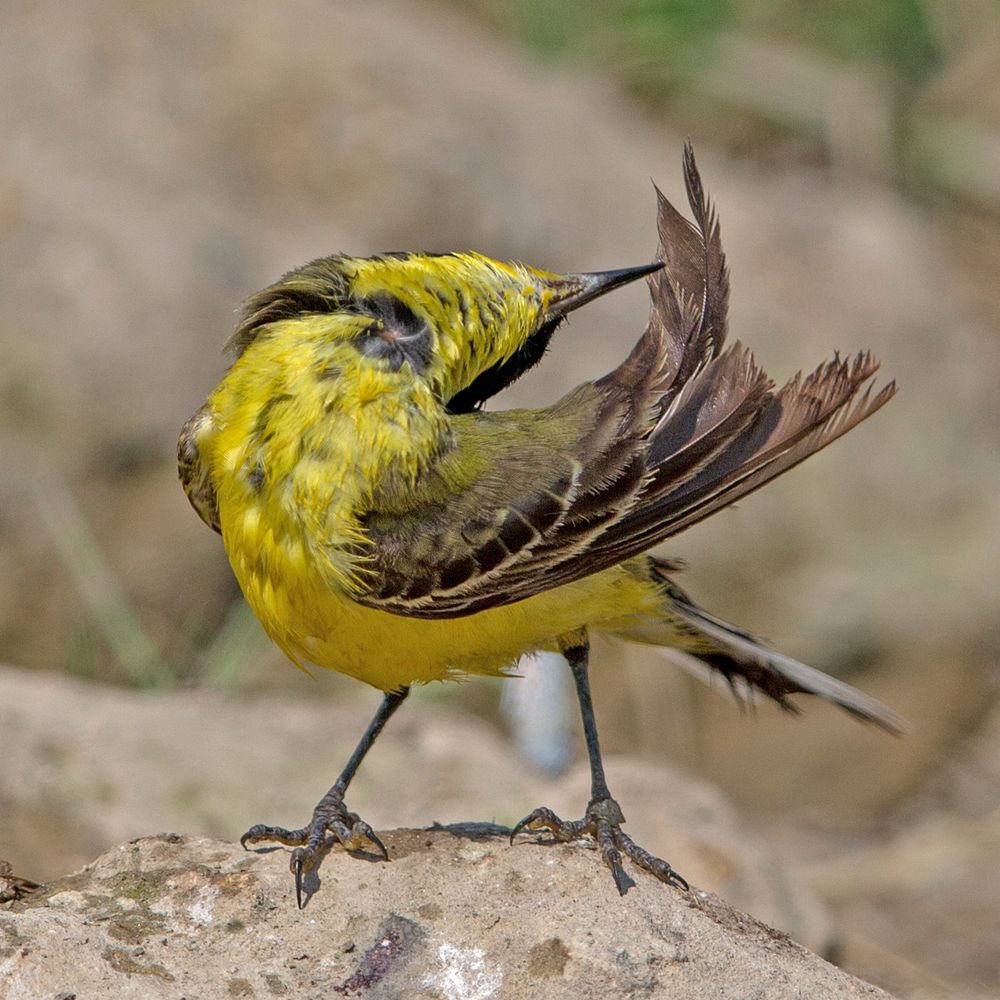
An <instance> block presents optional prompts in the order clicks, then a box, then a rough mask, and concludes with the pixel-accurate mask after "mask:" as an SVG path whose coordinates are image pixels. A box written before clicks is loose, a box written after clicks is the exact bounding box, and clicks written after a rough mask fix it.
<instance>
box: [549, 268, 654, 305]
mask: <svg viewBox="0 0 1000 1000" xmlns="http://www.w3.org/2000/svg"><path fill="white" fill-rule="evenodd" d="M661 267H663V261H662V260H654V261H653V263H652V264H640V265H639V266H638V267H621V268H618V270H616V271H594V272H592V273H590V274H565V275H562V276H561V277H559V278H556V279H555V280H553V281H550V282H549V287H550V288H551V289H552V290H553V292H554V293H555V294H554V295H553V296H552V298H551V300H550V301H549V304H548V308H547V309H546V310H545V314H546V318H547V319H554V318H555V317H556V316H565V315H566V313H568V312H572V311H573V310H574V309H579V308H580V306H582V305H586V304H587V303H588V302H590V301H592V300H593V299H596V298H597V297H598V296H601V295H603V294H604V293H605V292H610V291H611V290H612V289H613V288H618V287H619V286H621V285H627V284H628V283H629V282H630V281H635V280H636V279H637V278H642V277H645V275H647V274H652V273H653V272H654V271H659V270H660V268H661Z"/></svg>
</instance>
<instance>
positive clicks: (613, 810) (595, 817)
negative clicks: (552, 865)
mask: <svg viewBox="0 0 1000 1000" xmlns="http://www.w3.org/2000/svg"><path fill="white" fill-rule="evenodd" d="M624 822H625V817H624V815H623V814H622V811H621V807H620V806H619V805H618V803H617V802H616V801H615V800H614V799H612V798H607V799H596V800H592V801H591V802H590V804H589V805H588V806H587V812H586V814H585V815H584V817H583V819H576V820H563V819H560V818H559V817H558V816H557V815H556V814H555V813H554V812H553V811H552V810H551V809H547V808H546V807H545V806H542V807H541V808H540V809H536V810H535V811H534V812H533V813H531V814H530V815H528V816H525V817H524V819H522V820H521V822H520V823H518V824H517V826H515V827H514V829H513V830H512V831H511V834H510V842H511V843H512V844H513V843H514V838H515V837H516V836H517V835H518V834H519V833H522V832H523V831H526V830H543V831H545V832H547V833H548V834H550V836H551V839H552V841H558V842H560V843H565V842H567V841H571V840H581V839H584V838H587V837H589V838H592V839H593V840H594V842H595V843H596V844H597V849H598V850H599V851H600V852H601V857H602V858H604V863H605V864H606V865H607V866H608V868H610V869H611V874H612V876H613V877H614V880H615V885H616V886H617V888H618V892H619V893H620V894H621V895H623V896H624V895H625V893H626V892H628V891H629V889H631V888H632V886H633V885H635V882H633V881H632V879H631V878H630V877H629V876H628V874H627V873H626V871H625V869H624V868H623V867H622V855H625V857H627V858H629V859H631V860H632V861H634V862H635V863H636V864H637V865H638V866H639V867H640V868H644V869H645V870H646V871H648V872H649V873H650V874H651V875H655V876H656V878H658V879H659V880H660V881H661V882H666V883H667V884H668V885H675V886H678V887H679V888H681V889H685V890H687V889H688V888H690V887H689V886H688V884H687V881H686V880H685V879H684V878H682V877H681V876H680V875H678V874H677V872H675V871H674V870H673V868H671V867H670V865H669V864H668V863H667V862H666V861H662V860H661V859H660V858H657V857H654V856H653V855H652V854H650V853H649V851H647V850H645V849H643V848H642V847H640V846H639V845H638V844H637V843H636V842H635V841H634V840H633V839H632V838H631V837H630V836H629V835H628V834H627V833H625V832H624V831H623V830H622V828H621V827H622V823H624Z"/></svg>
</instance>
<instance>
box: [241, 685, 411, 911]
mask: <svg viewBox="0 0 1000 1000" xmlns="http://www.w3.org/2000/svg"><path fill="white" fill-rule="evenodd" d="M409 693H410V689H409V688H402V689H401V690H400V691H396V692H390V693H388V694H386V696H385V697H384V698H383V699H382V704H381V705H379V708H378V711H377V712H376V713H375V716H374V718H373V719H372V721H371V722H370V723H369V724H368V728H367V729H366V730H365V733H364V735H363V736H362V737H361V739H360V740H359V741H358V745H357V746H356V747H355V748H354V753H352V754H351V757H350V759H349V760H348V762H347V765H346V767H345V768H344V770H343V771H341V773H340V777H339V778H337V780H336V781H335V782H334V783H333V785H332V786H331V787H330V790H329V791H328V792H327V793H326V795H324V796H323V798H321V799H320V800H319V802H318V803H317V804H316V808H315V809H314V810H313V815H312V820H311V822H310V823H309V825H308V826H304V827H301V828H300V829H298V830H286V829H285V828H284V827H281V826H264V825H263V824H259V823H258V824H257V825H256V826H252V827H250V829H249V830H247V832H246V833H244V834H243V836H242V837H240V843H241V844H242V845H243V847H248V846H249V845H251V844H258V843H261V842H262V841H276V842H277V843H279V844H286V845H288V846H289V847H295V850H294V851H292V858H291V869H292V873H293V874H294V875H295V898H296V900H297V901H298V904H299V909H302V882H303V879H304V877H305V875H306V874H307V873H308V872H310V871H311V870H312V869H313V868H314V867H315V865H316V861H317V860H318V857H319V854H320V853H321V851H323V850H324V849H325V848H326V847H328V846H330V844H328V843H327V836H326V835H327V832H328V831H329V832H330V833H332V834H333V837H334V841H331V842H330V843H331V844H332V843H333V842H339V843H341V844H342V845H343V846H344V847H346V848H347V849H348V850H352V851H353V850H358V849H360V848H361V847H362V846H363V845H364V843H365V842H368V843H370V844H374V845H375V847H377V848H378V851H379V853H380V854H381V855H382V857H383V858H384V859H385V860H386V861H388V860H389V852H388V851H387V850H386V849H385V844H383V843H382V841H381V840H379V838H378V835H377V834H376V833H375V831H374V830H373V829H372V828H371V827H370V826H369V825H368V824H367V823H366V822H365V821H364V820H363V819H361V818H360V817H359V816H358V815H357V814H356V813H352V812H348V811H347V809H346V807H345V806H344V794H345V793H346V791H347V786H348V785H349V784H350V783H351V779H352V778H353V777H354V775H355V773H356V772H357V770H358V768H359V767H360V766H361V762H362V761H363V760H364V759H365V754H367V753H368V751H369V750H371V748H372V744H374V742H375V740H376V739H377V738H378V734H379V733H380V732H382V729H383V727H384V726H385V724H386V723H387V722H388V721H389V719H390V718H391V716H392V714H393V712H395V711H396V709H397V708H399V706H400V705H402V704H403V702H404V701H405V700H406V696H407V695H408V694H409Z"/></svg>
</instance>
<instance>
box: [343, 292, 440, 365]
mask: <svg viewBox="0 0 1000 1000" xmlns="http://www.w3.org/2000/svg"><path fill="white" fill-rule="evenodd" d="M357 308H358V311H359V312H360V313H362V314H364V315H368V316H371V317H372V319H373V322H372V324H371V326H370V327H369V328H368V330H367V331H366V332H365V333H364V334H362V335H361V336H360V337H358V338H357V339H356V340H355V341H354V346H355V347H356V348H357V350H358V351H359V352H360V353H361V354H363V355H364V356H365V357H366V358H372V359H375V360H380V361H382V362H384V363H385V364H386V366H387V367H388V369H389V371H393V372H396V371H399V369H400V368H402V366H403V362H404V361H408V362H409V363H410V367H411V368H412V369H413V371H414V372H416V373H417V374H418V375H419V374H422V373H423V372H424V371H426V370H427V366H428V365H429V364H430V361H431V332H430V330H429V329H428V327H427V324H426V322H424V320H422V319H421V318H420V317H419V316H417V314H416V313H415V312H414V311H413V310H412V309H410V307H409V306H407V305H406V304H405V303H404V302H401V301H400V300H399V299H397V298H396V297H395V296H392V295H369V296H367V297H366V298H363V299H360V300H359V301H358V303H357Z"/></svg>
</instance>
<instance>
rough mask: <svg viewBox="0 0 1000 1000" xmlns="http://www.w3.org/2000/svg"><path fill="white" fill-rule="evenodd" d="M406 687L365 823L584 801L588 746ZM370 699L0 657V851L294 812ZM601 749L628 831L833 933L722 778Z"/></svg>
mask: <svg viewBox="0 0 1000 1000" xmlns="http://www.w3.org/2000/svg"><path fill="white" fill-rule="evenodd" d="M510 683H514V682H513V681H512V682H510ZM413 700H414V704H412V705H411V704H407V705H406V706H405V707H404V709H403V710H402V711H401V712H400V713H399V716H398V718H394V719H393V720H392V724H391V725H389V726H388V727H387V728H386V730H385V732H383V734H382V735H381V736H380V737H379V741H378V744H377V746H376V748H375V750H374V751H373V752H372V754H371V755H370V756H369V757H368V759H366V761H365V763H364V765H363V767H362V769H361V771H360V772H359V774H358V777H357V779H356V780H355V782H354V783H353V784H352V785H351V789H350V792H349V795H348V805H349V806H350V808H351V809H353V810H355V811H357V812H358V813H359V814H360V815H361V816H363V817H364V818H365V819H366V820H367V821H368V822H369V823H371V824H372V825H373V826H374V827H375V828H376V829H377V830H382V829H388V828H392V827H394V826H398V825H400V824H404V825H411V826H427V825H429V824H431V823H434V822H439V823H456V822H467V821H469V820H488V821H491V822H497V823H502V824H505V825H508V826H509V825H512V824H513V823H516V822H517V821H518V820H519V819H520V818H521V817H522V816H524V815H526V814H527V813H528V812H530V811H531V810H532V809H534V808H535V807H536V806H539V805H548V806H550V807H551V808H553V809H555V810H556V812H557V813H559V814H560V815H561V816H565V817H567V818H570V817H576V816H580V815H581V814H582V813H583V809H584V805H585V803H586V801H587V798H588V794H589V776H588V771H587V768H586V765H585V764H582V763H581V764H580V765H578V766H577V768H576V769H575V770H574V771H573V772H571V773H570V774H569V775H568V776H567V777H566V778H565V779H561V780H558V781H545V780H543V779H541V778H539V777H538V776H537V775H535V774H533V773H532V772H531V771H530V770H529V769H528V768H527V767H526V766H525V765H524V764H523V763H522V762H520V761H518V760H517V759H516V757H514V756H513V755H512V753H511V750H510V747H509V745H508V744H506V743H505V742H504V741H503V739H502V738H501V737H500V736H499V735H498V734H497V733H496V731H495V730H494V729H492V728H491V727H490V726H488V725H486V724H485V723H484V722H482V721H481V720H479V719H476V718H473V717H471V716H469V715H466V714H464V713H461V712H457V711H455V710H454V709H451V710H446V709H442V708H440V707H439V706H436V705H434V704H428V703H427V702H426V701H424V700H423V699H422V698H421V697H420V696H419V695H418V696H415V697H414V699H413ZM375 701H376V699H374V698H373V697H372V696H371V695H369V696H368V697H367V698H365V697H364V695H363V692H362V691H361V690H360V688H359V690H358V697H356V698H354V699H346V700H345V701H343V702H341V703H338V704H336V705H331V704H324V703H322V701H320V700H319V699H318V698H317V699H314V700H311V701H307V700H304V699H292V698H287V697H285V698H270V699H267V700H265V701H247V700H245V699H239V698H231V697H225V696H223V695H220V694H218V693H215V692H209V691H183V692H176V693H172V694H152V693H149V692H145V693H143V692H136V691H123V690H121V689H118V688H112V687H105V686H103V685H97V684H87V683H83V682H80V681H73V680H69V679H67V678H61V677H57V676H54V675H52V674H36V673H31V672H29V671H20V670H14V669H11V668H2V669H0V759H3V761H4V766H3V767H0V859H5V860H7V861H9V862H11V863H12V865H13V867H14V870H15V872H16V873H17V874H18V875H20V876H22V877H26V878H31V879H34V880H36V881H40V880H42V879H50V878H55V877H58V876H60V875H63V874H65V872H67V871H71V870H73V869H74V868H77V867H79V866H80V865H82V864H84V863H85V862H86V861H88V860H89V859H91V858H93V857H95V856H96V855H98V854H99V853H101V852H103V851H105V850H107V849H108V848H109V847H111V846H112V845H114V844H116V843H119V842H121V841H123V840H128V839H129V838H132V837H138V836H141V835H143V834H145V833H148V832H149V831H151V830H163V829H172V830H179V831H182V832H184V833H185V834H195V835H201V836H210V837H218V838H223V839H226V840H230V841H235V840H237V839H238V837H239V836H240V834H241V833H243V831H244V830H246V829H247V828H248V827H249V826H251V825H252V824H254V823H258V822H263V823H279V824H282V825H285V826H299V825H301V824H302V823H304V822H305V821H306V819H307V817H308V816H309V813H310V811H311V809H312V807H313V804H314V803H315V802H316V800H317V799H318V798H319V796H320V795H321V794H322V793H323V792H324V791H325V790H326V788H327V787H328V786H329V785H330V784H331V782H332V781H333V779H334V777H335V776H336V772H337V770H338V769H339V767H340V766H341V765H342V763H343V762H344V761H345V760H346V759H347V757H348V755H349V754H350V752H351V750H352V749H353V746H354V743H355V741H356V739H357V736H358V735H359V734H360V732H361V730H362V729H363V728H364V725H365V722H366V721H367V718H368V715H369V714H370V712H371V711H372V710H373V709H374V705H375ZM606 764H607V771H608V778H609V781H610V783H611V787H612V789H613V791H614V793H615V795H616V796H617V797H618V800H619V801H620V803H621V805H622V808H623V809H624V811H625V815H626V817H627V819H628V826H627V830H628V832H629V833H630V834H631V835H632V836H633V837H634V838H635V840H636V841H637V842H638V843H640V844H642V845H643V846H644V847H646V848H647V849H649V850H651V851H653V852H654V853H656V854H659V855H660V856H661V857H664V858H666V859H667V860H668V861H670V862H671V863H672V864H673V865H674V866H675V867H676V868H677V870H678V871H680V872H681V873H682V874H683V875H684V876H685V877H687V878H688V879H689V880H690V881H691V882H693V883H696V884H698V885H700V886H702V887H703V888H706V889H710V890H711V891H713V892H716V893H718V894H719V895H721V896H723V897H725V898H726V899H727V900H729V902H730V903H732V904H733V905H734V906H738V907H740V908H741V909H744V910H748V911H749V912H751V913H753V914H754V915H755V916H757V917H759V918H760V919H762V920H766V921H767V922H768V923H770V924H772V925H774V926H777V927H780V928H781V930H783V931H785V932H787V933H789V934H791V935H793V936H794V937H795V938H796V939H797V940H799V941H802V942H804V943H805V944H807V945H808V946H809V947H811V948H813V949H814V950H817V951H821V952H822V953H827V952H828V951H829V950H831V949H832V948H834V947H835V946H836V937H835V934H834V931H833V928H832V926H831V923H830V921H829V919H828V917H827V915H826V913H825V911H824V909H823V907H822V906H821V905H820V904H819V903H818V902H817V900H816V897H815V896H814V895H813V894H812V893H810V892H808V891H806V890H804V889H803V888H802V886H801V884H799V883H797V882H796V881H795V880H794V879H790V878H789V876H788V875H787V873H786V871H785V867H786V866H785V865H783V864H781V863H779V861H778V859H777V857H776V856H775V854H774V853H773V852H771V851H769V850H768V848H767V847H766V846H765V845H764V844H763V843H762V842H761V840H760V839H759V838H757V837H755V836H754V833H753V829H752V827H751V825H750V824H748V822H747V821H746V820H745V819H744V818H743V817H741V816H740V814H739V813H738V812H737V811H736V810H735V809H734V808H733V807H732V806H731V805H730V804H729V803H728V802H727V801H726V800H725V799H724V798H723V797H722V796H721V795H720V794H719V793H718V792H716V791H715V790H714V789H712V788H711V787H710V786H708V785H706V784H704V783H702V782H699V781H697V780H695V779H692V778H689V777H685V776H683V775H680V774H678V773H676V772H674V771H672V770H671V769H669V768H666V767H662V766H657V765H653V764H649V763H645V762H642V761H638V760H635V759H629V758H624V757H609V758H608V760H607V761H606Z"/></svg>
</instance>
